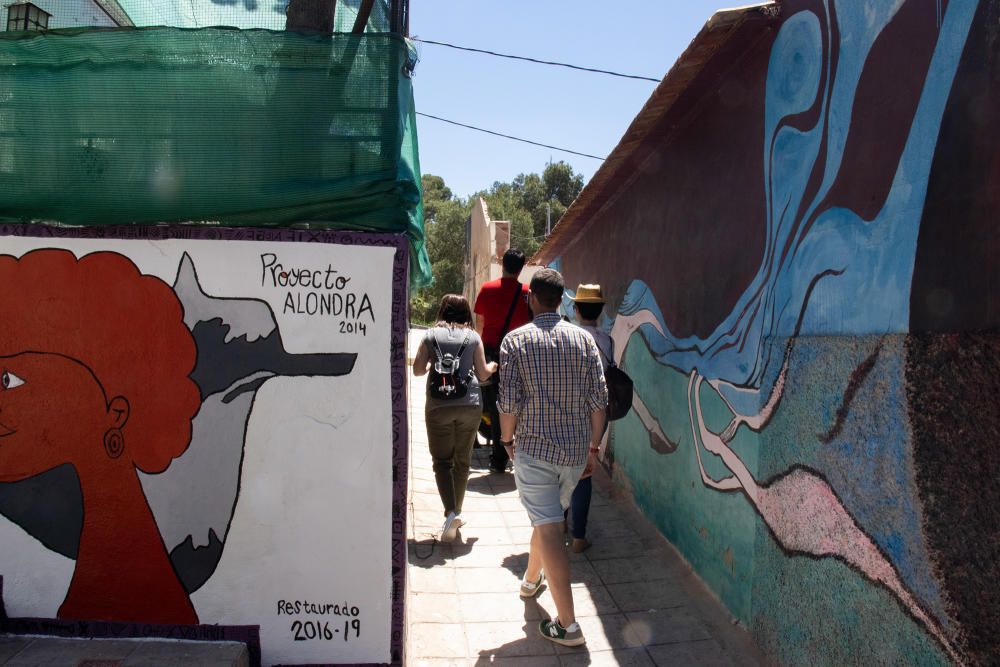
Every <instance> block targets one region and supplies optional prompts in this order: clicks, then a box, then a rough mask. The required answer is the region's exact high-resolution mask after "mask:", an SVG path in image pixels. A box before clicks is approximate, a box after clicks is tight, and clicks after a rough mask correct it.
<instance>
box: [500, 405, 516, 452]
mask: <svg viewBox="0 0 1000 667" xmlns="http://www.w3.org/2000/svg"><path fill="white" fill-rule="evenodd" d="M515 431H517V415H508V414H506V413H503V412H501V413H500V441H501V442H513V441H514V432H515ZM504 449H506V450H507V457H508V458H514V446H513V445H504Z"/></svg>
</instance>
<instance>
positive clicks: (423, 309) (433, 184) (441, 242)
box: [410, 162, 583, 323]
mask: <svg viewBox="0 0 1000 667" xmlns="http://www.w3.org/2000/svg"><path fill="white" fill-rule="evenodd" d="M421 186H422V187H423V196H424V230H425V233H426V237H427V254H428V256H429V257H430V260H431V272H432V273H433V275H434V282H433V283H432V284H431V285H430V286H429V287H427V288H425V289H423V290H420V291H418V292H417V293H416V294H414V295H413V298H412V299H411V301H410V313H411V317H412V319H413V320H414V321H415V322H423V323H429V322H431V321H432V320H433V319H434V316H435V314H436V313H437V307H438V304H439V303H440V301H441V297H442V296H444V295H445V294H449V293H454V294H461V293H462V290H463V287H464V284H465V263H466V253H467V247H466V242H467V241H466V225H465V223H466V220H468V218H469V215H470V213H471V211H472V203H473V202H474V201H475V200H476V197H482V198H483V199H484V200H486V205H487V206H488V207H489V214H490V218H492V219H493V220H507V221H509V222H510V226H511V230H510V237H511V238H510V243H511V246H513V247H515V248H520V249H521V250H522V251H524V254H525V255H527V256H529V257H530V256H531V255H533V254H535V252H536V251H537V250H538V248H539V247H540V246H541V244H542V242H543V241H544V240H545V226H546V215H547V212H549V211H551V218H552V228H553V229H554V228H555V226H556V224H558V222H559V219H560V218H562V216H563V214H564V213H565V212H566V209H567V208H569V205H570V204H572V203H573V200H574V199H576V197H577V195H579V194H580V191H581V190H582V189H583V176H582V175H580V174H577V173H575V172H574V171H573V168H572V167H571V166H570V165H568V164H566V163H565V162H554V163H550V164H549V165H547V166H546V167H545V170H544V171H543V172H542V173H541V174H518V175H517V176H516V177H514V179H513V180H512V181H511V182H509V183H505V182H502V181H497V182H495V183H493V185H492V186H490V188H489V189H488V190H483V191H481V192H478V193H476V194H474V195H473V196H472V197H469V198H468V199H461V198H459V197H456V196H455V195H454V193H453V192H452V191H451V189H450V188H448V186H447V185H446V184H445V182H444V179H443V178H441V177H440V176H435V175H433V174H425V175H424V176H423V177H422V178H421Z"/></svg>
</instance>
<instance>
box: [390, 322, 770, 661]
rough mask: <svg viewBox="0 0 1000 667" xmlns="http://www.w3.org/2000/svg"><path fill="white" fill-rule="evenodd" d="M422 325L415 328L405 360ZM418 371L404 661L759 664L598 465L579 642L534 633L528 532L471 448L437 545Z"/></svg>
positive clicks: (548, 605)
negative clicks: (446, 535) (521, 590)
mask: <svg viewBox="0 0 1000 667" xmlns="http://www.w3.org/2000/svg"><path fill="white" fill-rule="evenodd" d="M422 333H423V332H422V331H414V332H413V334H415V335H416V337H415V338H414V336H413V335H411V345H410V351H411V356H412V353H413V351H414V350H415V349H416V347H415V346H416V344H417V343H418V342H419V340H420V338H419V336H420V335H421V334H422ZM423 410H424V378H413V377H412V375H411V376H410V429H411V430H410V443H411V450H410V453H411V459H410V461H411V463H410V465H411V476H410V489H409V492H410V525H409V569H408V573H407V577H408V589H409V593H408V595H409V597H408V600H407V627H408V632H409V635H408V642H407V664H409V665H416V666H431V665H480V664H481V665H487V664H512V665H557V664H561V665H759V664H765V662H764V658H763V657H762V656H761V654H760V653H759V651H758V650H757V648H756V646H755V645H754V644H753V642H752V640H751V639H750V637H749V635H748V634H747V633H746V632H745V631H744V630H743V629H742V628H740V627H738V626H736V625H734V624H733V623H732V621H731V618H730V616H729V614H728V612H727V611H726V610H725V608H724V607H723V606H722V605H721V604H720V603H719V602H718V601H717V600H716V599H715V598H714V597H713V596H712V595H711V594H710V593H709V592H708V590H707V589H706V588H705V587H704V585H703V584H702V583H701V582H700V580H698V578H697V577H696V576H695V575H694V574H693V573H692V571H691V569H690V568H689V567H688V566H687V564H686V563H685V562H684V561H683V560H682V559H681V558H680V556H679V555H678V554H677V552H676V551H675V550H674V549H673V547H671V546H670V544H669V543H667V542H666V540H664V539H663V537H662V536H660V534H659V533H658V532H657V531H656V530H655V529H654V528H653V526H652V525H651V524H650V523H649V522H648V521H647V520H646V519H645V518H643V517H642V515H641V514H640V513H639V512H638V510H637V509H636V508H635V506H634V504H633V503H632V501H631V499H630V498H628V497H627V496H625V495H624V494H622V493H620V492H619V491H618V490H617V489H615V487H614V486H613V485H612V483H611V481H610V480H609V479H608V477H607V475H606V474H605V473H604V471H603V470H600V471H599V472H598V473H595V475H594V496H593V502H592V506H591V512H590V521H589V525H588V529H587V536H588V539H590V541H591V542H592V543H593V546H592V547H591V548H590V549H588V550H587V551H585V552H584V553H583V554H570V563H571V571H572V582H573V596H574V600H575V605H576V614H577V620H578V621H579V623H580V625H581V627H582V628H583V632H584V636H585V637H586V638H587V644H586V646H585V647H578V648H566V647H562V646H557V645H555V644H553V643H551V642H549V641H547V640H545V639H543V638H542V637H541V636H540V635H539V634H538V623H539V620H540V619H542V618H547V617H549V616H550V615H554V614H555V605H554V604H553V602H552V597H551V595H550V594H549V592H548V591H547V590H545V591H543V592H542V593H541V594H540V595H539V596H538V598H536V599H534V600H529V601H524V600H521V599H520V598H519V597H518V584H519V581H520V577H521V575H522V574H523V572H524V569H525V566H526V564H527V559H528V542H529V538H530V536H531V527H530V525H529V523H528V519H527V515H526V514H525V512H524V510H523V508H522V507H521V503H520V500H519V499H518V495H517V490H516V489H515V487H514V477H513V475H512V474H509V473H508V474H503V475H498V474H491V473H490V472H489V466H488V460H487V459H488V451H487V449H486V448H480V447H477V448H476V450H475V452H474V455H473V463H472V473H471V476H470V479H469V489H468V492H467V495H466V499H465V503H464V508H463V512H462V515H463V518H464V519H465V520H466V521H467V525H465V526H463V527H462V528H461V529H460V532H459V537H458V539H457V540H456V541H455V542H453V543H451V544H443V543H440V542H438V541H437V539H436V538H437V537H438V536H439V533H440V530H441V524H442V522H443V520H444V517H443V516H442V509H441V502H440V500H439V498H438V495H437V490H436V486H435V484H434V473H433V471H432V469H431V458H430V454H429V452H428V448H427V434H426V430H425V427H424V413H423Z"/></svg>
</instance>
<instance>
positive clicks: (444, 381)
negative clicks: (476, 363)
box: [427, 331, 473, 400]
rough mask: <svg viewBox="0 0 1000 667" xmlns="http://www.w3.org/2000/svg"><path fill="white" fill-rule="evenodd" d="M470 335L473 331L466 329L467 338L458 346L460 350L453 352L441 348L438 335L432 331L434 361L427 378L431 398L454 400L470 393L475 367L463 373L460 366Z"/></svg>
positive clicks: (428, 392)
mask: <svg viewBox="0 0 1000 667" xmlns="http://www.w3.org/2000/svg"><path fill="white" fill-rule="evenodd" d="M470 336H471V333H470V332H468V331H466V332H465V339H464V340H463V341H462V345H461V346H460V347H459V348H458V352H456V353H455V354H452V353H451V352H447V353H446V352H444V351H442V350H441V344H440V343H439V342H438V339H437V336H435V335H434V333H433V331H432V332H431V335H430V336H429V338H430V340H431V341H432V342H433V348H432V349H433V352H434V363H433V364H431V370H430V376H429V377H428V378H427V394H428V395H429V396H430V397H431V398H437V399H441V400H453V399H456V398H463V397H464V396H465V395H466V394H468V393H469V383H470V382H471V381H472V371H473V369H471V368H470V369H469V372H468V373H462V372H460V370H459V367H460V366H461V364H462V353H463V352H465V348H466V346H467V345H468V344H469V338H470Z"/></svg>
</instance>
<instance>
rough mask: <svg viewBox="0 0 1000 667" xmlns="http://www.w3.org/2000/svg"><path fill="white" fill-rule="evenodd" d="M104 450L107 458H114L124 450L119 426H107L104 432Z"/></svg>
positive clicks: (123, 441) (122, 436)
mask: <svg viewBox="0 0 1000 667" xmlns="http://www.w3.org/2000/svg"><path fill="white" fill-rule="evenodd" d="M104 451H105V452H106V453H107V455H108V458H109V459H116V458H118V457H119V456H121V455H122V452H124V451H125V436H124V435H123V434H122V431H121V429H120V428H109V429H108V431H107V433H105V434H104Z"/></svg>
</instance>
